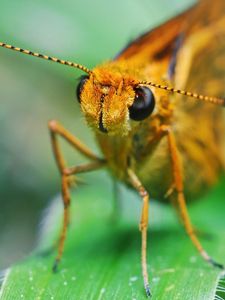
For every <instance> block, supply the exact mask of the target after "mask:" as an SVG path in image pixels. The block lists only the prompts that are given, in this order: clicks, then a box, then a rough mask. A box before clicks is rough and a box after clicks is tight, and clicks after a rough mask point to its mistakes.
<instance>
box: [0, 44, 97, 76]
mask: <svg viewBox="0 0 225 300" xmlns="http://www.w3.org/2000/svg"><path fill="white" fill-rule="evenodd" d="M0 47H3V48H6V49H10V50H13V51H17V52H21V53H24V54H27V55H31V56H35V57H38V58H42V59H45V60H49V61H53V62H56V63H59V64H62V65H66V66H69V67H74V68H76V69H80V70H81V71H84V72H85V73H88V74H91V73H92V71H91V70H89V69H88V68H86V67H84V66H82V65H80V64H77V63H74V62H71V61H67V60H62V59H59V58H56V57H51V56H47V55H43V54H40V53H37V52H32V51H30V50H26V49H22V48H19V47H14V46H12V45H8V44H6V43H2V42H0Z"/></svg>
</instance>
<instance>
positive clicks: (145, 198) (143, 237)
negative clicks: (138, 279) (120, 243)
mask: <svg viewBox="0 0 225 300" xmlns="http://www.w3.org/2000/svg"><path fill="white" fill-rule="evenodd" d="M128 176H129V179H130V182H131V184H132V185H133V187H134V188H135V189H136V190H137V191H138V193H139V195H140V196H141V198H142V200H143V206H142V214H141V221H140V231H141V264H142V274H143V279H144V287H145V291H146V294H147V296H148V297H150V296H151V291H150V286H149V281H148V270H147V228H148V208H149V195H148V192H147V191H146V190H145V188H144V187H143V185H142V184H141V182H140V180H139V179H138V177H137V176H136V174H135V173H134V172H133V171H132V170H131V169H130V168H129V169H128Z"/></svg>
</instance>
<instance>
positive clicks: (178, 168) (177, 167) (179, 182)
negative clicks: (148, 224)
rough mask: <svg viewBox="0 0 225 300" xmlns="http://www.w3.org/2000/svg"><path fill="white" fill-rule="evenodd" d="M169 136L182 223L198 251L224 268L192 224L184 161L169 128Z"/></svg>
mask: <svg viewBox="0 0 225 300" xmlns="http://www.w3.org/2000/svg"><path fill="white" fill-rule="evenodd" d="M167 138H168V146H169V151H170V155H171V163H172V168H173V177H174V184H175V189H176V192H177V202H178V208H179V212H180V216H181V219H182V223H183V225H184V227H185V230H186V232H187V234H188V236H189V237H190V239H191V241H192V243H193V244H194V246H195V247H196V248H197V250H198V252H199V253H200V254H201V256H202V257H203V258H204V259H205V260H206V261H207V262H208V263H210V264H211V265H213V266H215V267H218V268H220V269H223V268H224V267H223V265H222V264H220V263H217V262H215V261H214V260H213V259H212V258H211V257H210V256H209V255H208V253H207V252H206V251H205V249H204V248H203V246H202V245H201V243H200V241H199V239H198V237H197V236H196V233H195V230H194V228H193V226H192V223H191V220H190V217H189V214H188V210H187V206H186V201H185V197H184V192H183V176H182V163H181V160H180V156H179V152H178V149H177V145H176V140H175V137H174V134H173V132H172V131H171V130H170V129H169V128H167Z"/></svg>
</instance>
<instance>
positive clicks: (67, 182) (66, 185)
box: [49, 121, 105, 271]
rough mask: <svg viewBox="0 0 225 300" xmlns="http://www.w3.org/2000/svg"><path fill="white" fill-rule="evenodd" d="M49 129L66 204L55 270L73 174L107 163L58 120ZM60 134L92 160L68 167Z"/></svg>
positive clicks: (67, 210) (58, 260)
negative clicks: (60, 141)
mask: <svg viewBox="0 0 225 300" xmlns="http://www.w3.org/2000/svg"><path fill="white" fill-rule="evenodd" d="M49 129H50V135H51V142H52V148H53V153H54V156H55V160H56V163H57V166H58V169H59V172H60V174H61V188H62V200H63V205H64V214H63V226H62V230H61V234H60V239H59V244H58V254H57V257H56V260H55V263H54V265H53V271H56V270H57V266H58V264H59V262H60V260H61V257H62V253H63V249H64V243H65V239H66V234H67V227H68V223H69V207H70V187H71V175H75V174H78V173H82V172H88V171H91V170H97V169H99V168H101V167H103V166H104V165H105V161H104V160H103V159H100V158H98V157H97V156H96V155H95V154H94V153H92V152H91V150H89V149H88V148H87V147H86V146H85V145H84V144H82V143H81V142H80V141H79V140H78V139H77V138H76V137H75V136H73V135H72V134H71V133H70V132H69V131H67V130H66V129H65V128H64V127H63V126H62V125H60V124H59V123H58V122H56V121H50V122H49ZM58 136H61V137H62V138H63V139H64V140H66V141H67V142H68V143H70V144H71V145H72V147H74V148H75V149H76V150H78V151H79V152H80V153H82V154H83V155H84V156H85V157H87V158H88V159H90V160H91V161H92V162H90V163H86V164H83V165H79V166H75V167H67V165H66V162H65V160H64V157H63V154H62V152H61V149H60V146H59V143H58Z"/></svg>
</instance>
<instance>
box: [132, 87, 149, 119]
mask: <svg viewBox="0 0 225 300" xmlns="http://www.w3.org/2000/svg"><path fill="white" fill-rule="evenodd" d="M154 108H155V97H154V95H153V93H152V91H151V90H150V89H149V88H148V87H145V86H141V87H137V88H136V89H135V99H134V102H133V104H132V105H131V106H130V107H129V113H130V118H131V119H132V120H134V121H142V120H144V119H146V118H147V117H148V116H149V115H150V114H151V113H152V112H153V110H154Z"/></svg>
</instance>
